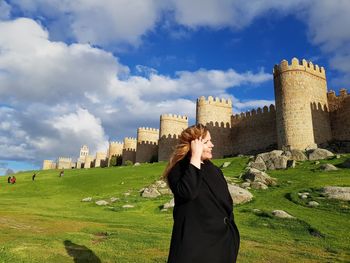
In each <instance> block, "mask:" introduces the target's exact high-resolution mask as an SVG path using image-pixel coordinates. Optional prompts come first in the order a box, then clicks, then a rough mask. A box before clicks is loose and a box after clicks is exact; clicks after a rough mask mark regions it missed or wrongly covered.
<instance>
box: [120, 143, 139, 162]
mask: <svg viewBox="0 0 350 263" xmlns="http://www.w3.org/2000/svg"><path fill="white" fill-rule="evenodd" d="M136 144H137V141H136V138H131V137H125V138H124V147H123V153H122V156H123V157H122V158H123V164H125V162H126V161H131V162H132V163H135V159H136Z"/></svg>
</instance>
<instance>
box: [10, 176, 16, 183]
mask: <svg viewBox="0 0 350 263" xmlns="http://www.w3.org/2000/svg"><path fill="white" fill-rule="evenodd" d="M10 182H11V184H15V183H16V177H15V176H14V175H13V176H12V178H11V180H10Z"/></svg>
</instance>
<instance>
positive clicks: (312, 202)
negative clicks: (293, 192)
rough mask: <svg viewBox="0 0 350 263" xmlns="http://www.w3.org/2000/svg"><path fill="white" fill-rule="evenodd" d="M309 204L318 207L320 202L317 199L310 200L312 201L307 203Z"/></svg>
mask: <svg viewBox="0 0 350 263" xmlns="http://www.w3.org/2000/svg"><path fill="white" fill-rule="evenodd" d="M307 205H308V206H310V207H317V206H319V205H320V204H319V203H317V202H316V201H310V202H308V203H307Z"/></svg>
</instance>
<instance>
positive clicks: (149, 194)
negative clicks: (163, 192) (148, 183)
mask: <svg viewBox="0 0 350 263" xmlns="http://www.w3.org/2000/svg"><path fill="white" fill-rule="evenodd" d="M158 196H160V193H159V192H158V190H157V189H156V188H148V187H147V188H145V190H143V192H142V197H146V198H156V197H158Z"/></svg>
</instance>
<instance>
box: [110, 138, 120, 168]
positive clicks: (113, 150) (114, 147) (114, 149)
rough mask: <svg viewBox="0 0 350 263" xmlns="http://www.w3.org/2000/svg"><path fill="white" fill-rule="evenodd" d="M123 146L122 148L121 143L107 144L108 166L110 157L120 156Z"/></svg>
mask: <svg viewBox="0 0 350 263" xmlns="http://www.w3.org/2000/svg"><path fill="white" fill-rule="evenodd" d="M123 146H124V144H123V143H122V142H109V147H108V166H109V165H110V162H111V158H112V156H122V154H123Z"/></svg>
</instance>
